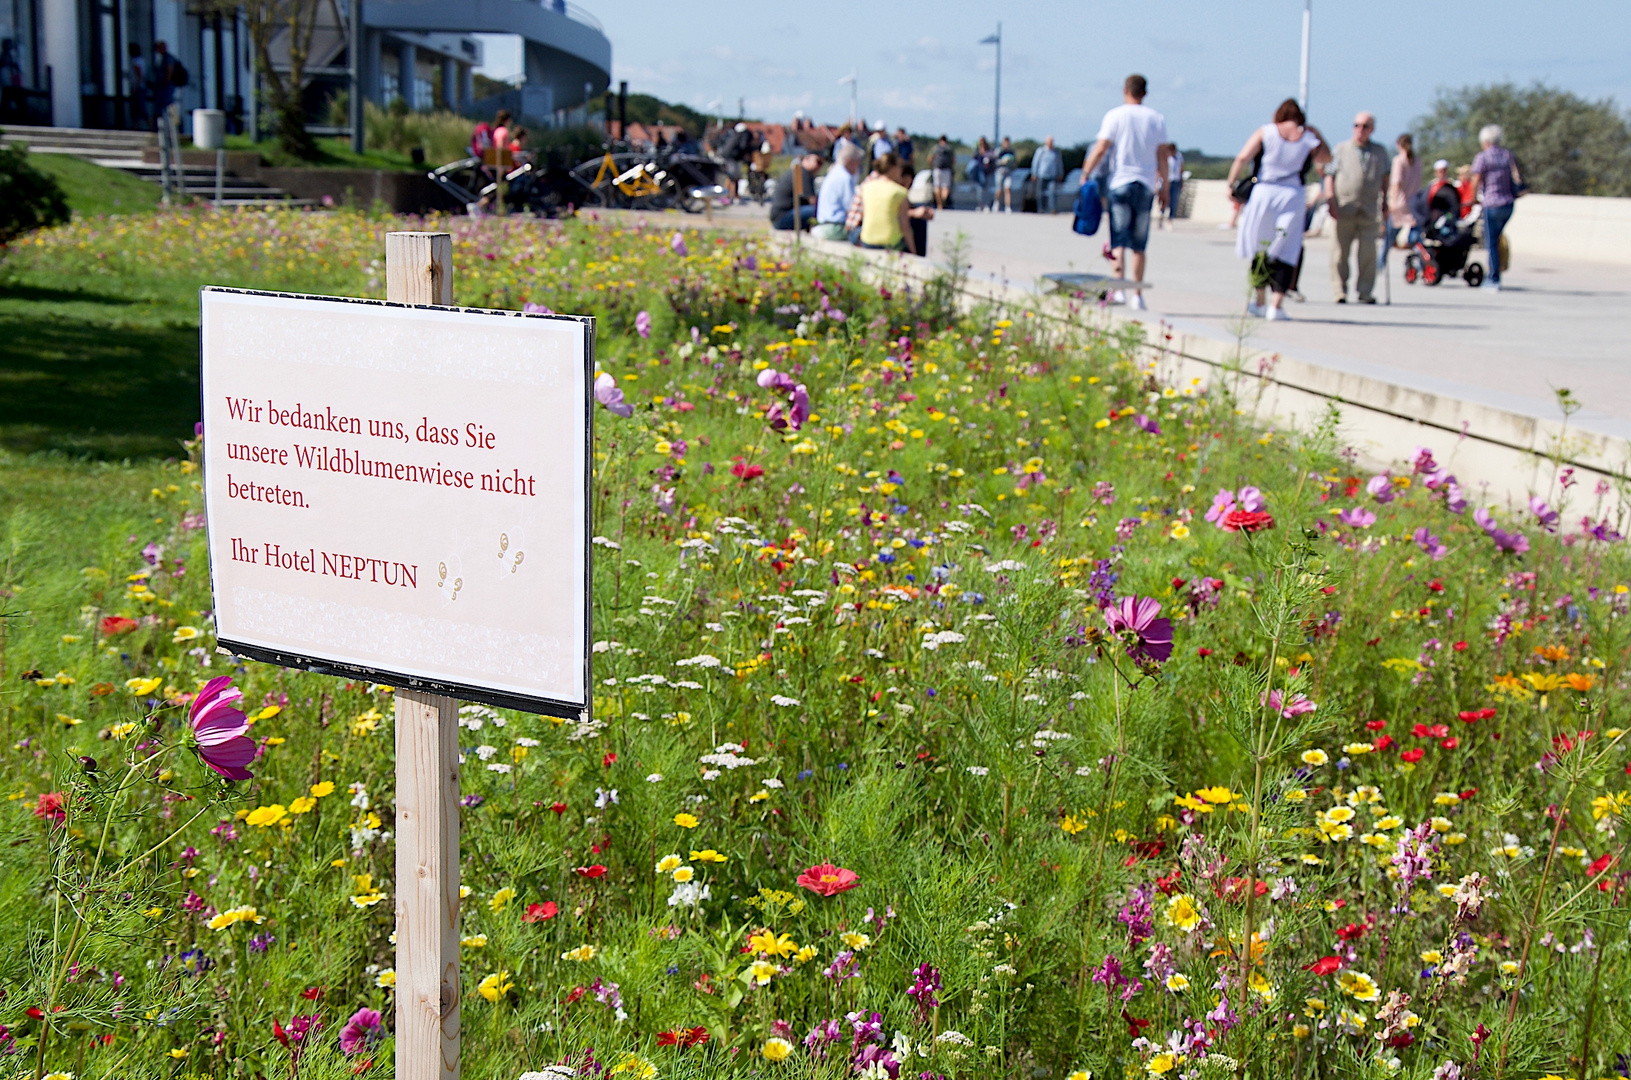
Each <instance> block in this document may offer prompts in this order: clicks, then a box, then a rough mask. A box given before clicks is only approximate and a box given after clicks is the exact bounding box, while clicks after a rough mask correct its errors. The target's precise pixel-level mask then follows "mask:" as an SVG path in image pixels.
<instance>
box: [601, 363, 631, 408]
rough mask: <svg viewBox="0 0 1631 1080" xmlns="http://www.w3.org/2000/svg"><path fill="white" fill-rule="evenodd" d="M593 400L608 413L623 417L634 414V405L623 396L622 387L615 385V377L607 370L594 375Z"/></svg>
mask: <svg viewBox="0 0 1631 1080" xmlns="http://www.w3.org/2000/svg"><path fill="white" fill-rule="evenodd" d="M595 400H596V401H598V402H600V403H601V404H602V405H604V406H605V407H606V411H607V412H609V413H613V414H615V415H617V416H621V417H623V418H625V419H627V418H628V417H630V416H633V415H634V406H633V405H631V404H629V403H628V402H627V401H625V400H624V398H623V388H622V387H621V386H618V385H617V379H616V377H615V376H613V375H611V374H609V373H607V372H604V371H602V372H601V373H600V374H599V375H596V376H595Z"/></svg>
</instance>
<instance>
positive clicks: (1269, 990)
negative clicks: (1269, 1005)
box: [1246, 968, 1274, 1001]
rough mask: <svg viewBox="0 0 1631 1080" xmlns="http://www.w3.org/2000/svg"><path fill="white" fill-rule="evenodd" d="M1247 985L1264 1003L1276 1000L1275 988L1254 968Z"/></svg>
mask: <svg viewBox="0 0 1631 1080" xmlns="http://www.w3.org/2000/svg"><path fill="white" fill-rule="evenodd" d="M1246 985H1247V986H1250V987H1251V989H1252V992H1253V993H1255V994H1257V996H1258V997H1261V998H1262V999H1263V1000H1264V1001H1272V1000H1274V986H1273V985H1272V984H1271V983H1270V982H1269V981H1268V979H1267V978H1265V977H1264V975H1263V973H1262V972H1261V971H1258V970H1256V969H1255V968H1254V969H1253V970H1252V973H1251V977H1250V978H1248V979H1247V980H1246Z"/></svg>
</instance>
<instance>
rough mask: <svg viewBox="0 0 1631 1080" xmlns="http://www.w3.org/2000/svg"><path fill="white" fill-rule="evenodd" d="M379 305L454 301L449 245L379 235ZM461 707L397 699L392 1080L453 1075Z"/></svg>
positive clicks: (414, 695) (445, 237)
mask: <svg viewBox="0 0 1631 1080" xmlns="http://www.w3.org/2000/svg"><path fill="white" fill-rule="evenodd" d="M385 298H386V299H387V300H392V301H396V302H398V303H406V304H440V305H443V306H451V305H452V303H453V238H452V236H450V235H449V234H447V233H424V232H394V233H386V234H385ZM459 994H460V986H459V703H458V702H457V701H455V700H454V699H452V698H450V697H441V696H439V695H436V694H427V693H421V692H419V691H416V690H404V689H398V690H397V693H396V1075H397V1077H398V1080H458V1076H459Z"/></svg>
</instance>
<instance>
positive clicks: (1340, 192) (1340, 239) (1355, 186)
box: [1325, 112, 1388, 304]
mask: <svg viewBox="0 0 1631 1080" xmlns="http://www.w3.org/2000/svg"><path fill="white" fill-rule="evenodd" d="M1375 130H1376V118H1375V117H1374V116H1372V115H1371V114H1370V113H1368V112H1362V113H1360V114H1359V115H1358V116H1356V117H1354V134H1353V138H1351V139H1349V140H1348V141H1347V142H1343V143H1338V144H1337V147H1336V150H1335V151H1334V153H1333V155H1332V158H1331V164H1329V165H1327V166H1326V167H1325V198H1326V200H1327V201H1328V202H1329V203H1330V206H1331V221H1332V223H1333V224H1334V225H1335V227H1336V244H1335V246H1333V247H1332V249H1331V291H1332V292H1333V293H1334V294H1335V295H1336V302H1337V303H1339V304H1346V303H1347V302H1348V252H1349V250H1350V249H1351V248H1353V247H1354V245H1355V244H1357V245H1358V248H1359V250H1358V252H1357V256H1358V259H1359V273H1358V279H1359V280H1358V281H1357V282H1355V284H1356V285H1357V286H1358V290H1359V302H1360V303H1361V304H1374V303H1376V297H1375V296H1374V295H1373V293H1374V290H1375V288H1376V241H1377V238H1378V237H1379V235H1380V234H1381V231H1382V196H1383V193H1384V191H1385V190H1386V187H1387V179H1388V159H1387V151H1386V150H1384V149H1383V148H1382V146H1381V144H1380V143H1375V142H1372V141H1371V133H1372V132H1374V131H1375Z"/></svg>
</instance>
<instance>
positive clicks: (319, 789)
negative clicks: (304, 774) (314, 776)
mask: <svg viewBox="0 0 1631 1080" xmlns="http://www.w3.org/2000/svg"><path fill="white" fill-rule="evenodd" d="M332 794H334V784H333V782H332V781H328V780H324V781H323V782H322V783H321V784H313V785H312V786H311V797H312V798H314V799H321V798H325V797H327V796H329V795H332Z"/></svg>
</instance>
